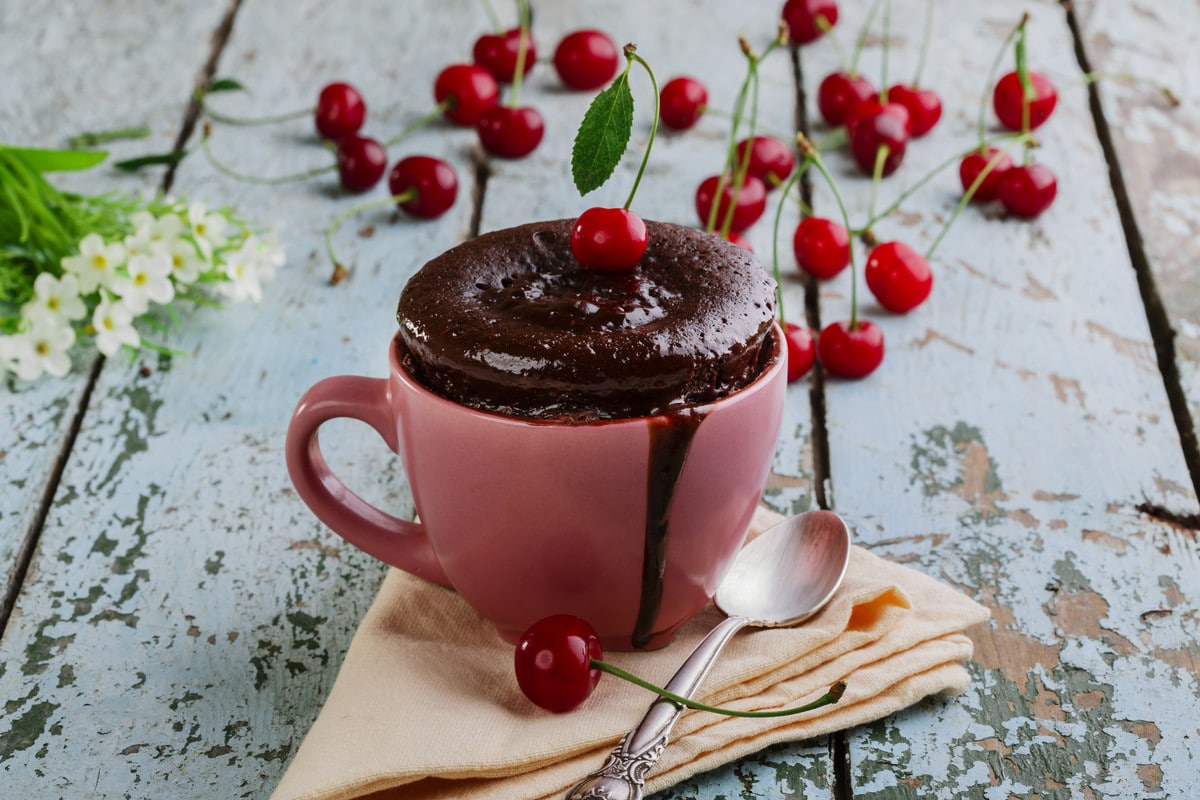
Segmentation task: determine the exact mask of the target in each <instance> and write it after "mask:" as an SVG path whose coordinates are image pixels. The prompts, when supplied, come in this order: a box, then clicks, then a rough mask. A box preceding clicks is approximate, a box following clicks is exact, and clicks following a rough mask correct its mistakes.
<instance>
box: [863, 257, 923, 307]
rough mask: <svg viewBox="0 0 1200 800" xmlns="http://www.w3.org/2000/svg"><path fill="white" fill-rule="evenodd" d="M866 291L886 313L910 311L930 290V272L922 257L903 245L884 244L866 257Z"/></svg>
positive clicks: (921, 301) (919, 303)
mask: <svg viewBox="0 0 1200 800" xmlns="http://www.w3.org/2000/svg"><path fill="white" fill-rule="evenodd" d="M864 274H865V276H866V279H867V288H868V289H870V290H871V294H873V295H875V299H876V300H878V301H879V305H881V306H883V307H884V308H886V309H887V310H888V311H894V312H895V313H897V314H905V313H907V312H909V311H912V310H913V309H914V308H916V307H917V306H919V305H921V303H923V302H925V298H927V297H929V293H930V292H931V291H932V290H933V273H932V272H930V271H929V263H928V262H927V261H926V260H925V257H924V256H922V255H921V254H920V253H918V252H917V251H916V250H913V249H912V248H911V247H909V246H908V245H906V244H904V242H883V243H882V244H878V245H875V247H873V248H872V249H871V252H870V253H869V254H868V255H867V266H866V267H865V269H864Z"/></svg>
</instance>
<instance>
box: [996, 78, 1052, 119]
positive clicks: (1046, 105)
mask: <svg viewBox="0 0 1200 800" xmlns="http://www.w3.org/2000/svg"><path fill="white" fill-rule="evenodd" d="M1027 74H1028V76H1029V83H1030V86H1031V87H1032V89H1033V93H1032V94H1031V95H1029V96H1028V97H1027V96H1026V94H1025V90H1024V88H1023V87H1022V86H1021V79H1020V77H1019V76H1018V75H1017V73H1016V72H1015V71H1013V72H1008V73H1005V74H1004V75H1002V76H1001V77H1000V80H998V81H996V86H995V88H994V89H993V90H992V108H993V109H995V111H996V116H997V117H998V118H999V119H1000V124H1001V125H1003V126H1004V127H1006V128H1008V129H1009V130H1010V131H1023V130H1025V105H1026V104H1028V106H1029V130H1033V129H1035V128H1037V127H1039V126H1040V125H1042V123H1044V122H1045V121H1046V120H1047V119H1049V118H1050V114H1051V113H1053V111H1054V106H1055V105H1057V104H1058V92H1057V91H1056V90H1055V89H1054V84H1053V83H1052V82H1051V81H1050V79H1049V78H1047V77H1046V76H1045V75H1043V74H1042V73H1040V72H1033V71H1032V70H1031V71H1029V72H1028V73H1027Z"/></svg>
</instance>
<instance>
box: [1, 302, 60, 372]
mask: <svg viewBox="0 0 1200 800" xmlns="http://www.w3.org/2000/svg"><path fill="white" fill-rule="evenodd" d="M0 341H4V348H3V350H4V352H3V353H0V358H3V359H4V360H6V361H9V362H11V363H12V364H13V365H14V366H15V368H16V373H17V377H18V378H20V379H21V380H26V381H33V380H37V379H38V378H40V377H42V373H43V372H46V373H49V374H51V375H53V376H54V377H56V378H61V377H62V376H63V375H66V374H67V373H68V372H70V371H71V357H70V355H68V351H69V350H70V349H71V345H73V344H75V331H74V330H72V328H71V326H70V325H69V324H67V323H66V322H63V321H61V320H58V319H54V318H51V317H37V318H35V319H33V320H32V321H31V323H30V325H29V329H28V330H27V331H24V332H22V333H16V334H13V335H12V336H5V337H3V339H2V340H0Z"/></svg>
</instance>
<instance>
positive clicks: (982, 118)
mask: <svg viewBox="0 0 1200 800" xmlns="http://www.w3.org/2000/svg"><path fill="white" fill-rule="evenodd" d="M1028 21H1029V12H1025V14H1024V15H1023V16H1022V17H1021V21H1020V22H1018V23H1017V25H1016V27H1014V28H1013V29H1012V30H1011V31H1009V32H1008V36H1005V37H1004V43H1003V44H1001V45H1000V51H999V52H998V53H996V58H995V59H993V60H992V66H991V67H990V68H989V69H988V74H987V82H986V83H985V84H984V85H983V93H982V94H981V95H980V96H979V122H978V133H979V146H980V147H981V148H982V147H985V146H986V144H985V140H986V139H987V107H988V98H989V97H991V94H992V87H993V85H994V84H995V80H996V71H997V70H999V69H1000V62H1001V61H1003V60H1004V55H1005V53H1007V52H1008V45H1009V43H1010V42H1012V40H1013V37H1015V36H1016V35H1017V34H1018V33H1020V32H1021V31H1023V30H1025V23H1026V22H1028Z"/></svg>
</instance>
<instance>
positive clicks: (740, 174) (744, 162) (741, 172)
mask: <svg viewBox="0 0 1200 800" xmlns="http://www.w3.org/2000/svg"><path fill="white" fill-rule="evenodd" d="M749 58H750V67H749V70H750V71H749V74H748V77H749V79H750V87H751V88H750V123H749V125H748V131H749V132H748V133H747V135H746V143H747V144H746V152H744V153H742V157H741V159H740V160H739V161H738V163H737V164H736V165H735V170H736V171H735V172H734V176H733V202H731V203H730V204H729V208H728V209H726V210H725V219H724V220H723V221H722V222H721V236H723V237H724V238H726V239H728V238H729V231H730V230H731V229H732V228H733V216H734V213H735V212H736V211H737V201H738V199H739V198H740V197H741V194H742V187H743V186H745V185H746V176H747V175H748V174H749V173H750V157H751V156H752V155H753V151H754V133H755V129H756V128H757V121H758V86H759V82H758V59H757V58H756V57H755V56H754V55H753V54H751V55H750V56H749ZM736 152H737V149H736V147H735V149H734V153H736ZM718 197H720V195H718Z"/></svg>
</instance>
